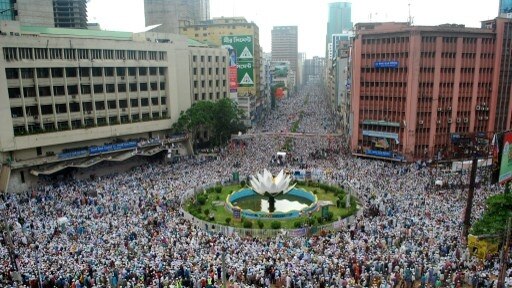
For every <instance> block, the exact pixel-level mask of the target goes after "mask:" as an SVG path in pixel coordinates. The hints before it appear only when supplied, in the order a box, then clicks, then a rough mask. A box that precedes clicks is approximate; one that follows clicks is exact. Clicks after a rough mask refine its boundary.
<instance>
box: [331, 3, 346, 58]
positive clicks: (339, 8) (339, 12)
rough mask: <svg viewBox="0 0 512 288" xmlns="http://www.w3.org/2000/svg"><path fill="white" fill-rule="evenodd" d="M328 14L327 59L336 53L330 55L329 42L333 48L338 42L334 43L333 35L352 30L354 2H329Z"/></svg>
mask: <svg viewBox="0 0 512 288" xmlns="http://www.w3.org/2000/svg"><path fill="white" fill-rule="evenodd" d="M328 14H329V17H328V20H327V35H326V37H325V45H326V55H325V56H326V58H327V59H332V56H333V55H334V54H331V57H328V53H329V52H328V49H329V44H330V47H331V49H332V47H337V44H336V43H333V35H336V34H344V33H347V32H348V31H351V30H352V4H351V3H348V2H334V3H329V11H328Z"/></svg>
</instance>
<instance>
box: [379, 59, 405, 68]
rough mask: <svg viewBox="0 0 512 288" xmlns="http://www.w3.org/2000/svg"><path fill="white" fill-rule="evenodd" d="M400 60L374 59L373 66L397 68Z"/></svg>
mask: <svg viewBox="0 0 512 288" xmlns="http://www.w3.org/2000/svg"><path fill="white" fill-rule="evenodd" d="M399 65H400V62H398V61H375V63H373V66H374V67H375V68H398V66H399Z"/></svg>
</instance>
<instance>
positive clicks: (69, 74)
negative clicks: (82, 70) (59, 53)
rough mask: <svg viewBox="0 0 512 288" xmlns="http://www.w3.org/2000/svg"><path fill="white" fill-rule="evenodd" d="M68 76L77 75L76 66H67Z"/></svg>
mask: <svg viewBox="0 0 512 288" xmlns="http://www.w3.org/2000/svg"><path fill="white" fill-rule="evenodd" d="M66 77H76V68H74V67H73V68H66Z"/></svg>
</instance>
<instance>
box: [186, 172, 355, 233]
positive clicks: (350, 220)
mask: <svg viewBox="0 0 512 288" xmlns="http://www.w3.org/2000/svg"><path fill="white" fill-rule="evenodd" d="M224 184H225V185H230V184H238V182H236V183H224ZM215 186H216V184H210V185H206V186H203V187H200V188H196V189H190V190H187V191H186V192H185V193H184V194H183V195H182V196H181V198H180V203H181V208H180V209H181V212H182V214H183V217H184V218H185V219H187V220H188V221H190V222H191V223H192V224H194V225H195V226H196V227H198V228H200V229H203V230H205V231H209V232H211V233H222V234H224V235H233V234H237V235H239V236H241V237H245V236H250V237H263V238H265V237H276V236H283V237H302V236H307V235H313V234H316V233H319V232H321V231H342V230H346V229H348V228H349V227H350V226H351V225H352V224H354V223H355V221H356V219H357V218H359V217H361V216H362V215H363V209H362V208H361V209H359V210H358V211H357V213H356V214H355V215H351V216H349V217H346V218H343V219H339V220H337V221H334V222H331V223H327V224H324V225H317V226H311V227H301V228H295V229H249V228H239V227H231V226H224V225H221V224H218V223H212V222H208V221H204V220H201V219H199V218H196V217H194V216H193V215H192V214H190V213H188V212H187V211H185V209H183V204H184V203H185V201H186V200H188V199H190V198H191V197H195V196H196V195H197V194H199V193H203V191H204V190H207V189H208V188H211V187H215ZM345 190H349V191H347V192H348V193H349V194H350V195H352V197H353V196H354V195H356V193H354V191H351V190H352V188H351V187H345Z"/></svg>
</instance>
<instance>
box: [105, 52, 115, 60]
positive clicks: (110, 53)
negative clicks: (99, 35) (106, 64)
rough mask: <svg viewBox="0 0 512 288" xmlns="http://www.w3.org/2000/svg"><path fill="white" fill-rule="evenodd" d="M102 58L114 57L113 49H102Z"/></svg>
mask: <svg viewBox="0 0 512 288" xmlns="http://www.w3.org/2000/svg"><path fill="white" fill-rule="evenodd" d="M103 58H105V59H114V50H103Z"/></svg>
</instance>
